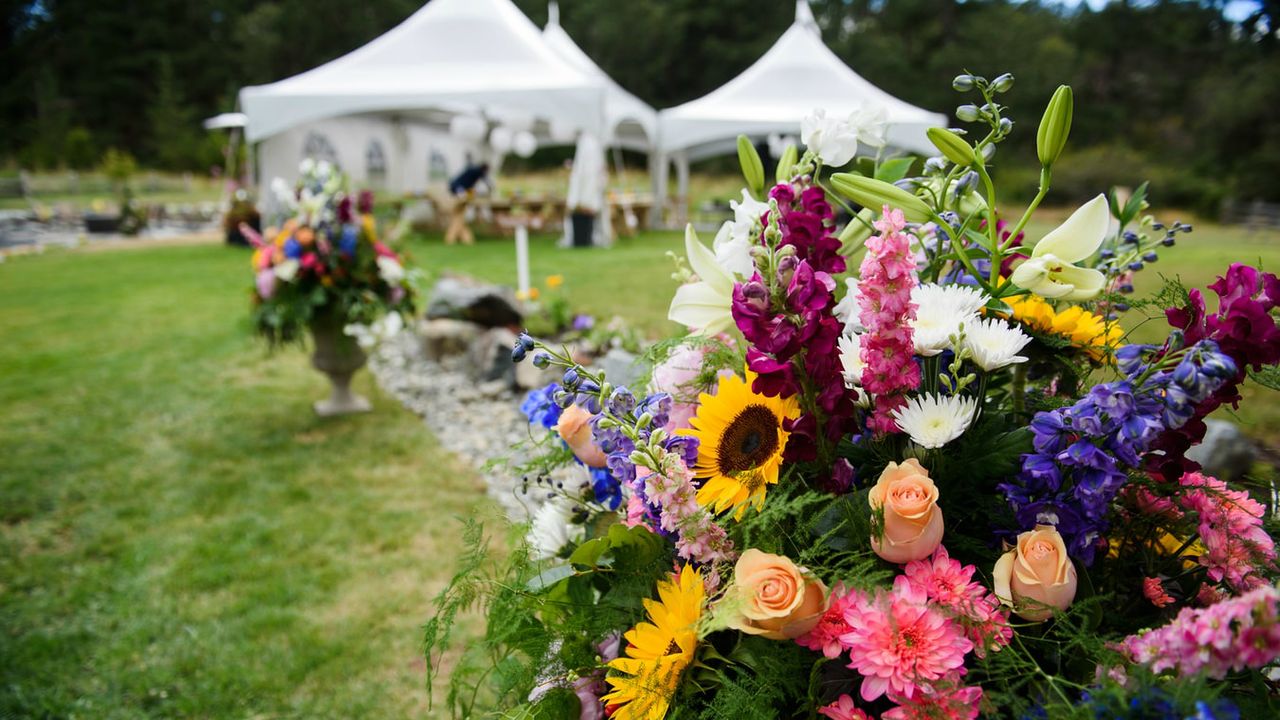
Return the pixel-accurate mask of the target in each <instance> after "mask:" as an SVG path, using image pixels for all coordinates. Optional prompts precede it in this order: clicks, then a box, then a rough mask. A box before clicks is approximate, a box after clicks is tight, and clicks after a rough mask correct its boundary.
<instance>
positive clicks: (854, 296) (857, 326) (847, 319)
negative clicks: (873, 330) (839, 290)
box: [831, 278, 867, 333]
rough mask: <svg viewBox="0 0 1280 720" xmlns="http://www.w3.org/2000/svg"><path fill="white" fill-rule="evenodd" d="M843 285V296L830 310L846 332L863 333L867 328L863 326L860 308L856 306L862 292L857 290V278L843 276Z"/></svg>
mask: <svg viewBox="0 0 1280 720" xmlns="http://www.w3.org/2000/svg"><path fill="white" fill-rule="evenodd" d="M844 286H845V289H846V292H845V295H844V297H843V298H841V300H840V302H838V303H836V306H835V307H834V308H832V309H831V311H832V312H833V313H835V316H836V318H837V319H839V320H840V322H842V323H844V331H845V332H846V333H851V332H855V333H864V332H866V331H867V329H866V328H865V327H863V325H862V320H861V319H860V318H859V313H860V312H861V310H862V308H859V307H858V298H859V297H860V296H861V295H862V293H861V292H859V290H858V280H857V278H845V279H844Z"/></svg>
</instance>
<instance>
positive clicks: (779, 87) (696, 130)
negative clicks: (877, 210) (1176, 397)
mask: <svg viewBox="0 0 1280 720" xmlns="http://www.w3.org/2000/svg"><path fill="white" fill-rule="evenodd" d="M864 107H873V108H881V109H883V110H884V111H885V113H886V114H887V116H888V121H889V131H888V141H889V144H890V145H892V146H894V147H899V148H904V149H907V150H915V151H919V152H933V151H934V150H933V146H932V145H931V144H930V143H929V141H928V139H927V138H926V137H925V130H927V129H928V128H930V127H934V126H943V127H945V126H946V122H947V119H946V117H945V116H943V115H941V114H939V113H933V112H929V111H927V110H922V109H920V108H918V107H915V106H914V105H911V104H909V103H906V102H903V101H902V100H899V99H898V98H895V97H893V96H892V95H890V94H889V93H887V92H885V91H883V90H881V89H880V88H878V87H876V86H875V85H872V84H871V83H869V82H867V81H866V80H864V79H863V78H862V77H861V76H859V75H858V74H857V73H856V72H854V71H853V70H852V69H850V68H849V66H848V65H845V64H844V63H843V62H842V61H841V60H840V58H838V57H836V54H835V53H833V52H831V50H830V49H829V48H828V47H827V46H826V45H824V44H823V42H822V38H821V35H820V33H819V30H818V25H817V23H816V22H815V21H814V18H813V13H812V11H811V10H810V9H809V3H808V1H807V0H798V2H797V3H796V19H795V22H794V23H792V25H791V27H790V28H788V29H787V31H786V32H785V33H783V34H782V37H780V38H778V41H777V42H776V43H774V45H773V47H772V48H770V49H769V51H768V52H766V53H765V54H764V55H762V56H761V57H760V59H759V60H757V61H756V62H755V63H754V64H753V65H751V67H749V68H747V69H746V70H744V71H742V74H740V75H738V76H737V77H735V78H733V79H732V80H730V81H729V82H727V83H725V84H724V85H723V86H721V87H720V88H718V89H716V90H714V91H712V92H711V93H709V94H707V95H704V96H702V97H700V98H698V99H696V100H691V101H689V102H687V103H685V104H683V105H679V106H676V107H673V108H670V109H667V110H663V111H661V112H660V113H659V114H658V117H659V121H658V122H659V127H660V133H661V138H662V148H663V150H664V151H665V152H669V153H676V152H683V153H685V154H686V155H687V156H688V157H689V158H690V159H694V160H696V159H698V158H700V157H709V156H711V155H715V154H720V153H723V152H732V148H733V141H734V139H735V138H737V136H738V135H739V134H746V135H750V136H763V135H767V134H770V133H782V134H794V133H795V132H797V131H798V130H799V128H800V121H801V119H803V118H804V117H805V116H806V115H808V114H809V113H811V112H812V111H813V110H814V109H815V108H825V109H826V111H827V115H828V116H831V115H837V116H841V115H848V114H849V113H851V112H853V111H855V110H858V109H861V108H864Z"/></svg>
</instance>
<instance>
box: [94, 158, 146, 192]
mask: <svg viewBox="0 0 1280 720" xmlns="http://www.w3.org/2000/svg"><path fill="white" fill-rule="evenodd" d="M137 172H138V162H137V161H136V160H134V159H133V156H132V155H130V154H129V153H127V152H124V151H122V150H118V149H116V148H107V152H106V153H105V154H104V155H103V156H102V174H103V175H106V176H107V177H108V178H109V179H110V180H111V182H112V183H113V184H114V185H115V186H116V188H117V189H118V190H120V191H122V192H123V190H124V188H126V187H128V185H129V181H130V180H132V179H133V176H134V175H136V174H137Z"/></svg>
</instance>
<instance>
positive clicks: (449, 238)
mask: <svg viewBox="0 0 1280 720" xmlns="http://www.w3.org/2000/svg"><path fill="white" fill-rule="evenodd" d="M482 182H483V183H484V184H485V188H486V189H488V190H492V189H493V186H492V185H491V184H490V183H489V164H488V163H480V164H479V165H472V164H470V163H468V164H467V166H466V168H465V169H463V171H462V172H460V173H458V175H457V176H456V177H454V178H453V179H452V180H450V181H449V193H450V194H451V195H452V196H453V207H451V208H450V209H449V227H448V228H446V229H445V232H444V243H445V244H446V245H453V244H454V243H456V242H458V241H461V242H462V244H463V245H471V244H472V243H474V242H475V241H476V237H475V235H474V234H473V233H472V232H471V228H470V227H468V226H467V204H468V203H470V202H471V198H473V197H475V192H476V185H479V184H480V183H482Z"/></svg>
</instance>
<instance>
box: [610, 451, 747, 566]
mask: <svg viewBox="0 0 1280 720" xmlns="http://www.w3.org/2000/svg"><path fill="white" fill-rule="evenodd" d="M659 465H660V470H659V471H657V472H653V471H650V472H649V474H648V475H647V476H645V477H643V481H644V491H645V496H646V497H647V498H648V499H649V502H650V503H653V504H655V505H657V506H658V507H659V508H660V510H659V513H658V523H659V526H660V527H661V528H662V529H663V530H666V531H667V532H673V533H675V534H676V552H677V554H679V555H680V557H681V558H684V559H685V560H691V561H694V562H700V563H714V562H722V561H728V560H732V559H733V558H734V552H733V541H732V540H730V539H729V537H728V535H727V534H726V533H725V531H724V528H722V527H720V526H719V525H717V524H716V522H715V519H714V518H713V517H712V516H711V514H710V513H709V512H707V510H706V509H705V508H703V507H702V506H701V505H699V504H698V497H697V496H698V490H697V488H696V487H694V485H693V471H692V470H690V469H689V466H688V465H686V464H685V461H684V458H683V457H681V456H680V455H679V454H678V453H673V452H667V453H663V455H662V458H661V461H660V463H659ZM645 469H646V468H640V467H638V468H637V471H638V472H643V471H644V470H645ZM628 515H630V507H628Z"/></svg>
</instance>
